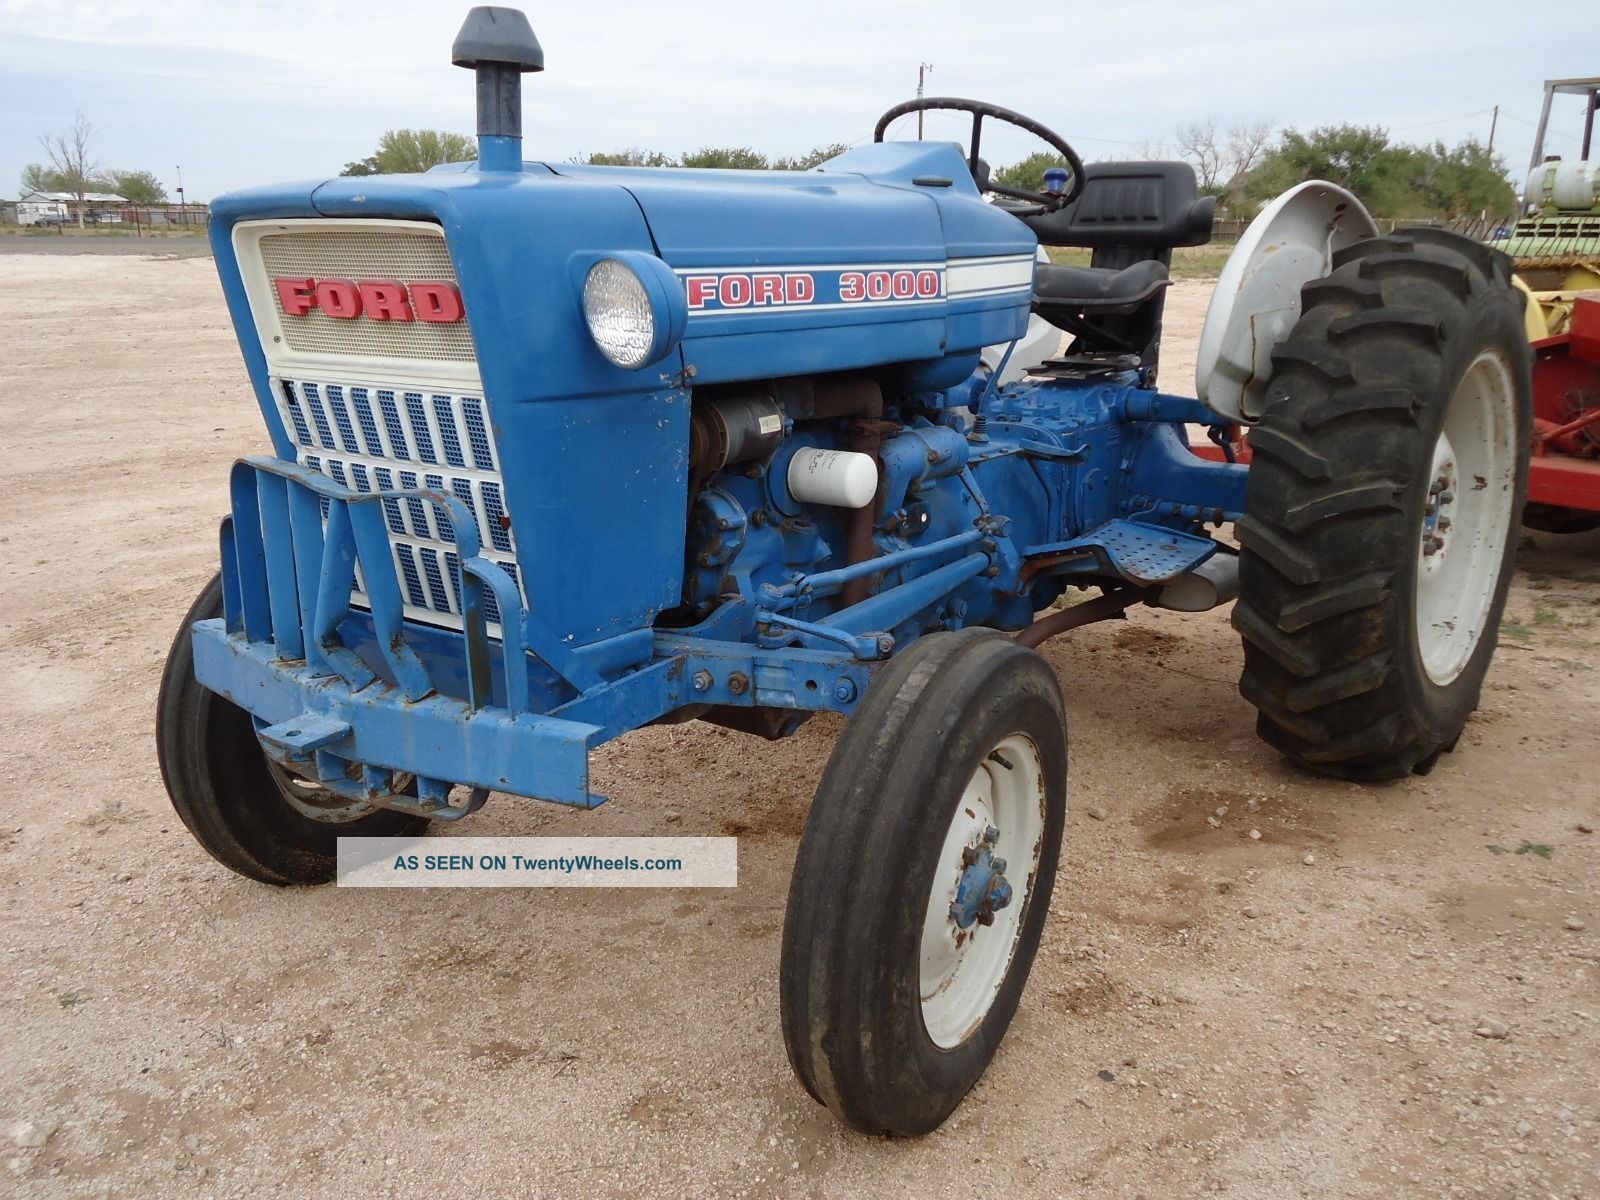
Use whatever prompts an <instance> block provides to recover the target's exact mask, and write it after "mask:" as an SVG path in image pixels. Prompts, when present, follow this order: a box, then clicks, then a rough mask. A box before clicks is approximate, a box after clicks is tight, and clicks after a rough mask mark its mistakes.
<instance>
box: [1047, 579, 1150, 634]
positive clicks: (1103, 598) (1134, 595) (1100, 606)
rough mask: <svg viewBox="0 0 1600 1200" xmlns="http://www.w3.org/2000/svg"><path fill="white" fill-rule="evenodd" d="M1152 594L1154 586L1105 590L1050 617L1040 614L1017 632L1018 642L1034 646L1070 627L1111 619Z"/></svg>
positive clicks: (1075, 627) (1146, 599)
mask: <svg viewBox="0 0 1600 1200" xmlns="http://www.w3.org/2000/svg"><path fill="white" fill-rule="evenodd" d="M1151 595H1152V590H1151V589H1150V588H1139V587H1124V588H1117V589H1115V590H1113V591H1109V592H1103V593H1101V594H1100V595H1098V596H1096V597H1095V598H1094V599H1093V600H1085V601H1084V602H1083V603H1082V604H1074V605H1073V606H1072V607H1071V608H1061V609H1057V610H1056V611H1055V612H1053V613H1051V614H1050V615H1049V616H1047V617H1040V618H1039V619H1038V620H1037V621H1035V622H1034V623H1033V624H1032V625H1029V626H1028V627H1027V628H1026V629H1024V630H1023V631H1022V632H1021V633H1019V634H1017V638H1016V641H1017V645H1019V646H1027V647H1029V648H1030V649H1032V648H1033V647H1036V646H1038V645H1039V644H1040V643H1042V642H1045V641H1047V640H1049V639H1050V638H1053V637H1055V636H1056V634H1058V633H1066V632H1067V631H1068V630H1069V629H1077V628H1078V627H1079V626H1082V625H1092V624H1094V622H1096V621H1109V620H1111V619H1113V618H1115V617H1120V616H1122V614H1123V611H1124V610H1125V609H1128V608H1132V607H1133V606H1134V605H1135V604H1143V603H1145V602H1147V601H1148V600H1149V599H1150V597H1151Z"/></svg>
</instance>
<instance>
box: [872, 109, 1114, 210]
mask: <svg viewBox="0 0 1600 1200" xmlns="http://www.w3.org/2000/svg"><path fill="white" fill-rule="evenodd" d="M934 109H942V110H947V111H954V112H966V113H971V114H972V145H971V148H970V149H969V150H968V152H967V169H968V170H969V171H971V172H972V178H973V180H974V181H975V182H977V183H978V184H979V186H980V187H985V188H987V189H988V190H989V191H991V192H994V193H996V194H997V195H1001V196H1009V197H1011V198H1012V199H1013V200H1026V201H1027V202H1028V203H1030V204H1034V205H1037V206H1038V211H1039V212H1040V213H1047V212H1055V211H1056V210H1057V209H1058V208H1065V207H1066V206H1067V205H1068V204H1071V203H1072V202H1073V201H1074V200H1076V199H1077V198H1078V193H1080V192H1082V191H1083V184H1084V178H1083V160H1082V159H1081V158H1079V157H1078V152H1077V151H1076V150H1074V149H1073V148H1072V147H1071V146H1070V145H1069V144H1068V143H1067V140H1066V139H1065V138H1064V137H1062V136H1061V135H1060V134H1059V133H1057V132H1056V131H1055V130H1053V129H1049V128H1046V127H1045V126H1043V125H1041V124H1039V122H1037V121H1035V120H1034V119H1033V118H1032V117H1025V116H1023V115H1022V114H1021V113H1019V112H1012V111H1011V110H1010V109H1009V108H1001V107H1000V106H999V105H998V104H989V103H987V102H986V101H983V100H963V99H961V98H960V97H959V96H926V97H923V98H921V99H917V100H907V101H906V102H905V103H904V104H896V105H895V106H894V107H893V108H891V109H890V110H889V111H888V112H886V113H884V114H883V116H881V117H879V118H878V124H877V126H876V128H874V129H873V131H872V140H873V141H875V142H881V141H883V134H884V131H885V130H887V129H888V128H889V126H890V124H891V123H892V122H894V121H897V120H899V119H900V118H901V117H903V116H905V115H906V114H907V113H914V112H928V111H931V110H934ZM985 117H993V118H994V119H995V120H996V121H1004V122H1005V123H1006V124H1007V125H1015V126H1016V127H1017V128H1018V129H1022V130H1026V131H1027V132H1028V133H1031V134H1033V135H1034V136H1035V137H1037V138H1039V139H1041V140H1042V141H1044V142H1046V143H1048V144H1049V145H1050V146H1051V147H1052V148H1053V149H1056V150H1059V151H1061V157H1062V158H1064V159H1066V160H1067V166H1068V167H1069V168H1071V171H1072V175H1071V178H1070V179H1069V180H1068V183H1067V186H1066V188H1065V189H1064V190H1063V191H1060V192H1028V191H1024V190H1023V189H1021V188H1014V187H1006V186H1005V185H1004V184H1000V183H994V182H992V181H989V182H985V181H981V180H979V179H978V146H979V144H980V143H981V141H982V140H983V119H984V118H985ZM1007 211H1009V212H1014V213H1016V214H1017V216H1019V217H1027V216H1036V215H1038V214H1037V213H1035V212H1032V211H1030V210H1023V209H1008V210H1007Z"/></svg>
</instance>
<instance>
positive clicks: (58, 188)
mask: <svg viewBox="0 0 1600 1200" xmlns="http://www.w3.org/2000/svg"><path fill="white" fill-rule="evenodd" d="M66 190H67V189H66V186H65V184H64V183H63V181H62V178H61V176H60V175H58V174H56V172H54V171H52V170H51V169H50V168H49V167H47V166H45V165H44V164H43V163H29V164H28V165H27V166H25V167H23V168H22V194H23V195H24V196H25V195H27V194H28V193H29V192H64V191H66Z"/></svg>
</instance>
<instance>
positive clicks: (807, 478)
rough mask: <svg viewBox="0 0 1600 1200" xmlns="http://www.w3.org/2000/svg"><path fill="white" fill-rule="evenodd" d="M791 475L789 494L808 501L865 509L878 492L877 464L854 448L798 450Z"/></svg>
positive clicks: (793, 459) (790, 463)
mask: <svg viewBox="0 0 1600 1200" xmlns="http://www.w3.org/2000/svg"><path fill="white" fill-rule="evenodd" d="M787 478H788V481H789V494H790V495H791V496H793V497H794V498H795V499H796V500H801V501H804V502H805V503H807V504H831V505H833V506H834V507H835V508H864V507H865V506H866V505H868V504H871V503H872V498H873V497H874V496H876V495H877V494H878V466H877V464H876V463H874V462H873V461H872V459H871V458H870V457H868V456H867V455H865V454H857V453H856V452H855V451H854V450H814V449H812V448H810V447H806V448H804V449H801V450H796V451H795V452H794V457H793V458H791V459H790V460H789V471H788V476H787Z"/></svg>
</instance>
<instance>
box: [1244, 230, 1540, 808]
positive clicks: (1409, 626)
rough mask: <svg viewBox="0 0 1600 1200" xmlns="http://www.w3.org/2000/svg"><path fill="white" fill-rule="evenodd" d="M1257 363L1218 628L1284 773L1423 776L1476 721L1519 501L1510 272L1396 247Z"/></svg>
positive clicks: (1523, 444) (1333, 289)
mask: <svg viewBox="0 0 1600 1200" xmlns="http://www.w3.org/2000/svg"><path fill="white" fill-rule="evenodd" d="M1302 301H1303V310H1302V315H1301V317H1300V320H1299V321H1298V323H1297V324H1296V325H1295V327H1294V329H1293V331H1292V332H1291V333H1290V335H1289V337H1288V338H1286V339H1285V340H1284V342H1283V343H1282V344H1281V345H1280V346H1279V347H1278V348H1277V350H1276V351H1275V352H1274V354H1273V364H1274V374H1273V378H1272V381H1271V384H1270V386H1269V389H1268V406H1267V409H1266V411H1265V412H1264V414H1263V415H1262V418H1261V421H1260V423H1259V424H1258V425H1257V426H1256V427H1255V428H1254V429H1253V430H1252V431H1251V434H1250V444H1251V447H1252V450H1253V455H1254V457H1253V460H1252V463H1251V468H1250V476H1249V483H1248V487H1247V491H1246V496H1245V516H1244V517H1243V518H1242V519H1241V520H1240V521H1239V522H1238V524H1237V526H1236V532H1237V535H1238V538H1239V543H1240V546H1241V547H1242V548H1243V550H1242V554H1241V558H1240V596H1239V602H1238V604H1237V605H1236V607H1235V609H1234V624H1235V625H1236V627H1237V628H1238V630H1239V632H1240V634H1241V635H1242V637H1243V639H1244V651H1245V664H1244V674H1243V677H1242V679H1241V680H1240V691H1241V692H1242V693H1243V694H1244V696H1245V698H1246V699H1247V700H1249V701H1250V702H1251V703H1252V704H1254V705H1255V706H1256V708H1257V709H1258V711H1259V714H1260V716H1259V720H1258V726H1257V728H1258V731H1259V733H1260V735H1261V736H1262V738H1264V739H1265V740H1266V741H1267V742H1269V743H1270V744H1271V745H1273V746H1274V747H1276V748H1277V749H1279V750H1280V751H1282V752H1283V753H1285V754H1286V755H1288V756H1289V757H1290V758H1293V759H1295V760H1296V761H1298V762H1300V763H1302V764H1304V765H1306V766H1308V767H1310V768H1312V769H1313V770H1316V771H1320V772H1322V773H1325V774H1329V775H1335V776H1339V777H1342V778H1346V779H1355V780H1383V779H1395V778H1400V777H1403V776H1405V775H1408V774H1410V773H1412V772H1418V773H1425V772H1427V771H1428V770H1430V769H1431V768H1432V767H1433V765H1434V762H1435V761H1436V760H1437V758H1438V756H1439V754H1440V752H1441V751H1444V750H1448V749H1450V748H1452V747H1453V746H1454V745H1455V742H1456V739H1457V738H1458V737H1459V736H1460V735H1461V730H1462V728H1463V726H1464V725H1465V724H1466V721H1467V718H1468V717H1469V716H1470V715H1471V713H1472V712H1473V710H1474V709H1476V708H1477V705H1478V697H1479V692H1480V689H1481V687H1482V684H1483V678H1484V675H1485V674H1486V672H1487V671H1488V669H1489V661H1490V659H1491V658H1492V656H1493V654H1494V648H1495V643H1496V640H1497V637H1498V632H1499V626H1500V617H1501V614H1502V612H1503V610H1504V608H1505V602H1506V593H1507V589H1508V588H1509V587H1510V583H1511V572H1512V564H1513V558H1514V556H1515V552H1516V541H1517V539H1516V536H1515V532H1516V530H1517V528H1518V526H1519V524H1520V522H1521V520H1522V509H1523V503H1524V500H1525V497H1526V494H1527V478H1528V447H1529V441H1530V437H1531V433H1532V420H1533V416H1532V384H1531V369H1532V364H1531V353H1530V350H1529V347H1528V343H1527V339H1526V337H1525V336H1524V333H1523V324H1522V296H1521V294H1520V293H1519V292H1517V291H1516V290H1515V289H1514V288H1513V287H1512V286H1511V260H1510V259H1509V258H1507V257H1506V256H1505V255H1503V254H1500V253H1498V252H1497V251H1493V250H1490V249H1489V248H1488V247H1485V246H1482V245H1479V244H1477V243H1474V242H1472V241H1469V240H1468V239H1466V238H1463V237H1458V236H1456V235H1454V234H1448V233H1444V232H1441V231H1436V230H1411V231H1407V232H1404V233H1397V234H1394V235H1392V236H1389V237H1381V238H1374V239H1372V240H1370V241H1366V242H1362V243H1360V244H1358V245H1356V246H1352V247H1350V248H1349V249H1348V250H1346V251H1343V252H1342V253H1341V254H1340V255H1337V256H1336V257H1335V265H1334V270H1333V272H1332V273H1331V274H1330V275H1329V276H1327V277H1326V278H1325V279H1319V280H1316V281H1313V282H1312V283H1310V284H1307V285H1306V287H1305V289H1304V290H1303V292H1302Z"/></svg>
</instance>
